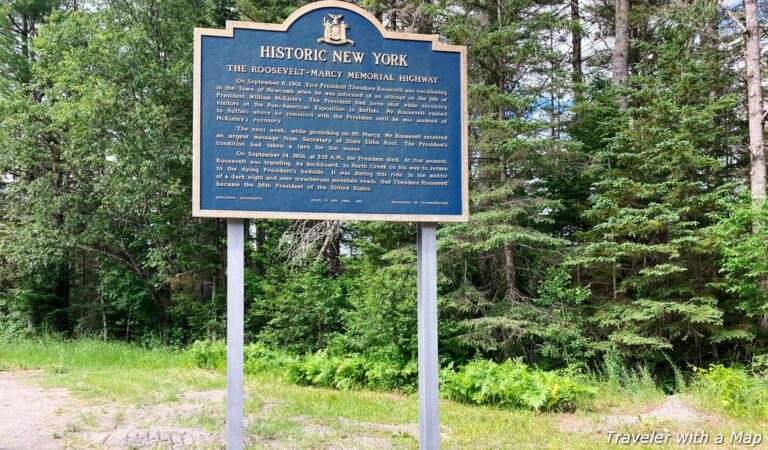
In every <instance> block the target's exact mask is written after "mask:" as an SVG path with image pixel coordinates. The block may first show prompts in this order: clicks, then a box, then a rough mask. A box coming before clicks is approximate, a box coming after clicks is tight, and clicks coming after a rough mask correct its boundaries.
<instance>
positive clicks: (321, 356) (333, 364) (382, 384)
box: [288, 352, 417, 391]
mask: <svg viewBox="0 0 768 450" xmlns="http://www.w3.org/2000/svg"><path fill="white" fill-rule="evenodd" d="M288 379H289V380H290V381H292V382H293V383H296V384H299V385H303V386H318V387H329V388H334V389H361V388H367V389H374V390H399V391H412V390H413V389H414V388H415V385H416V379H417V371H416V364H415V363H409V364H406V365H405V366H402V367H401V366H398V365H397V364H394V363H392V362H388V361H371V360H368V359H366V358H364V357H362V356H359V355H347V356H341V357H340V356H329V355H328V354H327V353H326V352H318V353H315V354H313V355H307V356H305V357H304V358H302V359H300V360H297V361H295V362H294V363H293V364H291V365H290V366H289V367H288Z"/></svg>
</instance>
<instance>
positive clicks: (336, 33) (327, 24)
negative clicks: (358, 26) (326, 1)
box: [317, 14, 355, 45]
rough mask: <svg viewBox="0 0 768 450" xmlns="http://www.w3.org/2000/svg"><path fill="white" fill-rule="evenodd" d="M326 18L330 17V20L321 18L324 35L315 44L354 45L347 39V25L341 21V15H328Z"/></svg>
mask: <svg viewBox="0 0 768 450" xmlns="http://www.w3.org/2000/svg"><path fill="white" fill-rule="evenodd" d="M328 17H330V18H331V20H328V18H327V17H323V27H324V33H323V37H321V38H320V39H318V40H317V42H318V43H320V44H322V43H325V44H333V45H343V44H350V45H355V41H353V40H352V39H347V29H348V28H349V24H347V23H346V22H344V21H343V20H341V18H342V17H343V16H342V15H341V14H328Z"/></svg>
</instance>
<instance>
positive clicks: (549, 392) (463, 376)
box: [441, 359, 596, 411]
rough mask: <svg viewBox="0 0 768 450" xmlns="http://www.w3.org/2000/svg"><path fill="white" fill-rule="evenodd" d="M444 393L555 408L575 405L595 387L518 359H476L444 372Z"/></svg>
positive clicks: (466, 400)
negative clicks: (528, 364)
mask: <svg viewBox="0 0 768 450" xmlns="http://www.w3.org/2000/svg"><path fill="white" fill-rule="evenodd" d="M441 384H442V392H443V394H444V395H445V396H446V397H447V398H450V399H452V400H455V401H459V402H464V403H474V404H477V405H497V406H501V407H506V408H519V409H532V410H535V411H542V410H543V411H553V410H570V409H574V408H575V406H576V403H577V402H580V401H585V400H587V399H589V398H591V397H592V396H594V395H595V393H596V390H595V389H594V388H593V387H591V386H590V385H588V384H587V381H586V379H584V378H580V377H579V375H578V374H576V373H569V372H567V371H566V372H563V371H557V372H555V371H544V370H540V369H536V368H530V367H528V366H527V365H526V364H524V363H523V362H522V361H520V360H519V359H514V360H507V361H506V362H504V363H502V364H497V363H495V362H493V361H487V360H476V361H472V362H470V363H469V364H467V365H465V366H463V367H461V368H460V369H459V370H456V371H454V370H452V368H448V369H444V370H443V371H442V373H441Z"/></svg>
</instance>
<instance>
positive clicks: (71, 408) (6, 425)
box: [0, 372, 226, 450]
mask: <svg viewBox="0 0 768 450" xmlns="http://www.w3.org/2000/svg"><path fill="white" fill-rule="evenodd" d="M38 376H39V374H36V373H35V372H29V373H19V372H16V373H10V372H0V450H16V449H19V450H21V449H40V450H48V449H61V448H71V447H75V448H97V449H126V448H132V449H139V448H158V447H160V448H164V449H181V448H223V445H222V444H221V443H222V442H223V435H222V433H220V432H215V433H212V432H209V431H206V430H205V429H203V428H202V427H197V426H179V424H180V423H184V422H185V421H187V422H189V421H192V420H194V417H196V416H199V415H201V414H205V415H208V416H211V417H217V416H222V419H221V422H222V425H223V411H224V398H225V395H226V394H225V393H224V391H204V392H188V393H184V394H182V395H180V396H179V402H178V403H174V404H170V405H154V406H147V407H132V406H128V407H126V406H124V405H118V404H111V403H110V404H100V405H93V404H87V403H85V402H84V401H82V400H79V399H75V398H73V397H72V396H71V395H70V393H69V392H68V391H67V390H66V389H45V388H42V387H39V386H36V385H34V384H31V383H29V381H31V380H33V379H34V378H37V377H38ZM209 412H210V414H208V413H209Z"/></svg>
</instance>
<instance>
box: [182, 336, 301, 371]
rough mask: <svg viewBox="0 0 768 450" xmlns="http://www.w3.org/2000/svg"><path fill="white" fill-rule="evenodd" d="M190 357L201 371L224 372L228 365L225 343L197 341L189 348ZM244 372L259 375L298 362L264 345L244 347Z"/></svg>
mask: <svg viewBox="0 0 768 450" xmlns="http://www.w3.org/2000/svg"><path fill="white" fill-rule="evenodd" d="M188 352H189V355H190V357H191V358H192V361H193V362H194V363H195V365H196V366H197V367H200V368H201V369H211V370H223V369H225V368H226V365H227V345H226V343H225V342H223V341H217V342H211V341H195V342H194V343H193V344H192V345H191V346H190V347H189V350H188ZM243 360H244V361H243V371H244V372H245V373H259V372H267V371H270V370H276V369H281V368H284V367H286V366H288V365H289V364H290V363H292V362H294V361H296V358H295V357H292V356H290V355H288V354H286V353H283V352H279V351H276V350H270V349H268V348H267V347H265V346H264V345H263V344H248V345H246V346H245V347H243Z"/></svg>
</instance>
